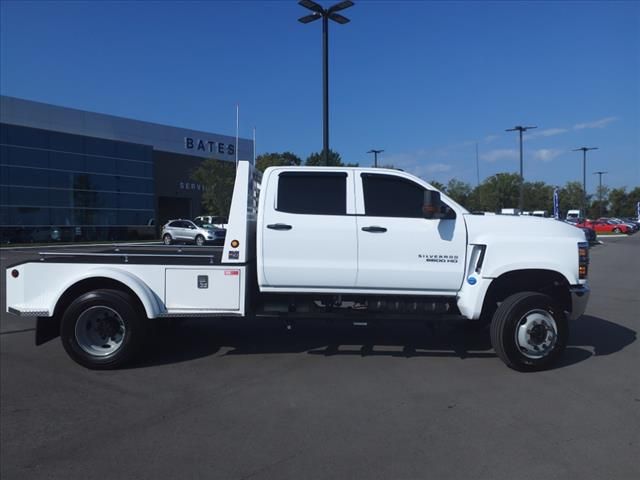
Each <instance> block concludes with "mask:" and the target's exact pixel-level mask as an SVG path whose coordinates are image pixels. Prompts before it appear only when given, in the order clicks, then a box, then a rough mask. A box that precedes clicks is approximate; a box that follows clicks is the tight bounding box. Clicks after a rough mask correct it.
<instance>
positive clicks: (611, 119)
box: [573, 117, 618, 130]
mask: <svg viewBox="0 0 640 480" xmlns="http://www.w3.org/2000/svg"><path fill="white" fill-rule="evenodd" d="M617 119H618V117H605V118H601V119H600V120H595V121H593V122H585V123H578V124H576V125H574V126H573V129H574V130H584V129H585V128H604V127H606V126H607V125H609V124H610V123H612V122H615V121H616V120H617Z"/></svg>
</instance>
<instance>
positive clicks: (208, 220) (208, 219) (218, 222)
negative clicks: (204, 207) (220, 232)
mask: <svg viewBox="0 0 640 480" xmlns="http://www.w3.org/2000/svg"><path fill="white" fill-rule="evenodd" d="M193 222H194V223H195V224H196V225H200V226H203V225H207V224H209V225H213V226H214V227H216V228H225V229H226V228H227V219H226V218H225V217H216V216H215V215H201V216H199V217H196V218H195V219H194V220H193Z"/></svg>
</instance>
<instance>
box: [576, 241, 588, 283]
mask: <svg viewBox="0 0 640 480" xmlns="http://www.w3.org/2000/svg"><path fill="white" fill-rule="evenodd" d="M588 275H589V244H588V243H586V242H580V243H578V278H579V279H580V280H585V279H586V278H587V276H588Z"/></svg>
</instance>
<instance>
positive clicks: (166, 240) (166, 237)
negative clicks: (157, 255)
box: [162, 233, 173, 245]
mask: <svg viewBox="0 0 640 480" xmlns="http://www.w3.org/2000/svg"><path fill="white" fill-rule="evenodd" d="M162 242H163V243H164V244H165V245H171V242H173V239H172V238H171V235H169V234H168V233H165V235H164V236H163V237H162Z"/></svg>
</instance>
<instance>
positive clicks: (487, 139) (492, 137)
mask: <svg viewBox="0 0 640 480" xmlns="http://www.w3.org/2000/svg"><path fill="white" fill-rule="evenodd" d="M499 138H500V135H487V136H486V137H484V142H485V143H491V142H493V141H494V140H497V139H499Z"/></svg>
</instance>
